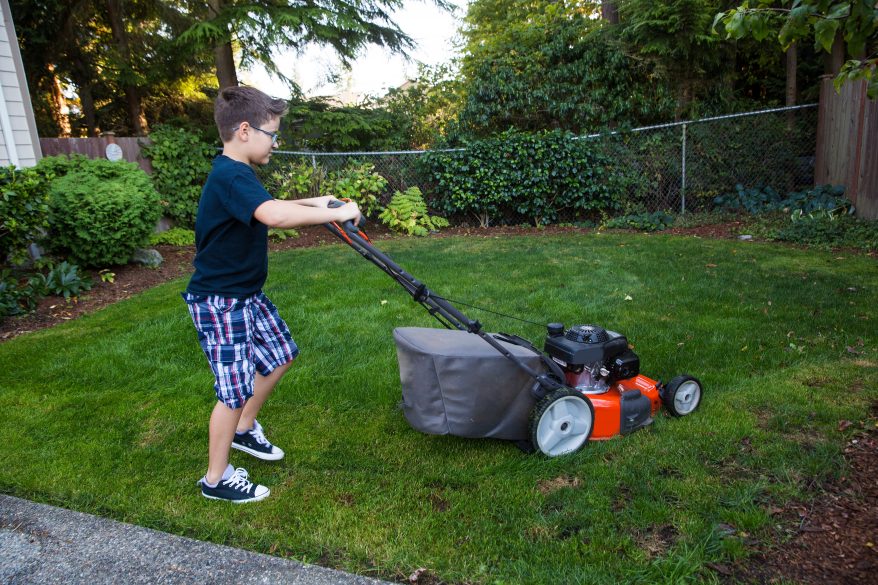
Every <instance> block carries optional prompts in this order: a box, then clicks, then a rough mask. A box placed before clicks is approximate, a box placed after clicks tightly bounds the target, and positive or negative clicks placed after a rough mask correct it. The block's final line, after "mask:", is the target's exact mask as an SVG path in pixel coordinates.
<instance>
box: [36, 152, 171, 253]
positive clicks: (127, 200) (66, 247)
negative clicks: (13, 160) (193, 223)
mask: <svg viewBox="0 0 878 585" xmlns="http://www.w3.org/2000/svg"><path fill="white" fill-rule="evenodd" d="M38 168H42V169H43V170H44V171H52V172H53V173H55V174H56V175H57V176H58V178H56V179H54V180H53V181H52V184H51V189H50V203H49V225H50V237H49V240H48V244H49V247H50V249H51V250H52V251H54V252H59V253H60V255H62V256H64V257H67V258H70V259H72V260H73V261H74V262H76V263H77V264H80V265H83V266H103V265H109V264H125V263H127V262H128V260H129V259H130V258H131V254H132V253H133V252H134V251H135V250H136V249H137V248H138V247H139V246H141V245H142V244H144V243H145V242H146V241H147V240H148V237H149V234H150V233H152V231H153V229H154V228H155V224H156V221H158V219H159V217H160V216H161V209H162V208H161V204H160V199H159V194H158V193H157V192H156V190H155V188H154V187H153V185H152V181H151V180H150V178H149V177H148V176H147V174H146V173H144V172H143V171H142V170H141V169H140V168H139V167H138V166H137V165H136V164H134V163H128V162H121V161H120V162H110V161H108V160H91V159H88V158H85V157H83V156H75V157H71V158H69V159H67V158H66V157H51V158H46V159H43V160H42V161H40V164H39V165H38Z"/></svg>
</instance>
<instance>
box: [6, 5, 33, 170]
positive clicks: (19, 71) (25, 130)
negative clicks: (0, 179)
mask: <svg viewBox="0 0 878 585" xmlns="http://www.w3.org/2000/svg"><path fill="white" fill-rule="evenodd" d="M0 99H2V100H3V102H4V105H5V108H0V165H2V166H6V165H10V164H17V165H18V166H19V167H30V166H33V165H35V164H37V161H39V159H40V157H41V152H40V150H39V138H38V137H37V131H36V122H35V121H34V115H33V109H32V106H31V103H30V93H29V92H28V89H27V82H26V80H25V77H24V66H23V65H22V62H21V54H20V53H19V50H18V40H17V38H16V36H15V27H14V25H13V23H12V16H11V12H10V10H9V2H8V0H0ZM16 159H17V160H16Z"/></svg>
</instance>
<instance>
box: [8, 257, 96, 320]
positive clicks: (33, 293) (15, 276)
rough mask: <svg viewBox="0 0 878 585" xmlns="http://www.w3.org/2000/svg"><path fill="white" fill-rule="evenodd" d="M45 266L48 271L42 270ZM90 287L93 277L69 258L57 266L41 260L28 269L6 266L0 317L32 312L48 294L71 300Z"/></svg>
mask: <svg viewBox="0 0 878 585" xmlns="http://www.w3.org/2000/svg"><path fill="white" fill-rule="evenodd" d="M45 268H48V273H47V274H43V272H41V271H40V270H41V269H45ZM89 289H91V279H90V278H89V277H88V276H82V275H81V274H80V273H79V267H77V266H76V265H74V264H70V263H68V262H61V263H60V264H58V265H57V266H56V265H54V264H53V263H52V262H43V261H42V260H40V261H38V262H36V263H35V266H34V268H33V269H31V270H28V271H12V270H3V271H2V272H0V318H2V317H9V316H14V315H21V314H24V313H30V312H31V311H33V310H35V309H36V308H37V304H38V303H39V302H40V299H42V298H43V297H45V296H46V295H48V294H52V295H59V296H63V297H64V298H65V299H66V300H68V301H69V300H70V298H71V297H76V296H78V295H79V294H80V293H81V292H83V291H87V290H89Z"/></svg>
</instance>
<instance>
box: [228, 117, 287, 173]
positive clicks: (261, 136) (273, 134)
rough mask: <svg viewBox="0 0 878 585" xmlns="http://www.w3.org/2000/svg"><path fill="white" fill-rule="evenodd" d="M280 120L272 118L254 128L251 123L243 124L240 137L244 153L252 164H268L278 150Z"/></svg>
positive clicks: (240, 128)
mask: <svg viewBox="0 0 878 585" xmlns="http://www.w3.org/2000/svg"><path fill="white" fill-rule="evenodd" d="M279 127H280V118H271V119H270V120H269V121H268V122H266V123H265V124H263V125H262V126H258V127H257V126H253V125H251V124H250V123H249V122H243V123H241V126H240V127H239V128H238V132H239V136H240V137H241V138H242V139H243V146H244V151H245V154H246V156H247V158H248V159H249V160H250V164H254V165H264V164H268V161H269V159H270V158H271V153H272V152H273V151H274V149H275V148H277V130H278V128H279Z"/></svg>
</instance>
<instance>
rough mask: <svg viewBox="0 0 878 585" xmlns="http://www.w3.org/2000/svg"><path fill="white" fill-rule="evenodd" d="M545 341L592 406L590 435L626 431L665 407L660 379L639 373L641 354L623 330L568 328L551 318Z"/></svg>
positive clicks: (568, 379) (598, 436) (642, 424)
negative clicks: (661, 394)
mask: <svg viewBox="0 0 878 585" xmlns="http://www.w3.org/2000/svg"><path fill="white" fill-rule="evenodd" d="M547 329H548V335H546V342H545V346H544V350H545V352H546V353H547V354H548V355H549V356H550V357H551V359H552V361H554V362H555V363H556V364H558V365H559V366H560V367H561V370H562V371H563V372H564V377H565V381H566V382H567V385H568V386H569V387H571V388H575V389H576V390H578V391H579V392H581V393H583V394H585V395H586V396H588V399H589V401H590V402H591V403H592V406H594V410H595V421H594V430H593V431H592V434H591V437H590V438H591V440H600V439H609V438H611V437H615V436H617V435H627V434H628V433H631V432H633V431H636V430H637V429H640V428H643V427H645V426H646V425H648V424H650V423H651V422H652V419H653V416H655V414H656V413H657V412H658V410H659V409H660V408H661V405H662V400H661V397H660V395H659V391H660V383H659V382H657V381H656V380H652V379H650V378H647V377H646V376H643V375H641V374H640V358H639V357H638V356H637V354H636V353H634V351H633V350H632V349H631V347H630V346H629V345H628V340H627V339H626V338H625V336H624V335H621V334H619V333H615V332H613V331H607V330H606V329H603V328H602V327H598V326H596V325H574V326H572V327H570V329H568V330H566V331H565V330H564V326H563V325H562V324H561V323H550V324H549V325H548V326H547Z"/></svg>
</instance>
